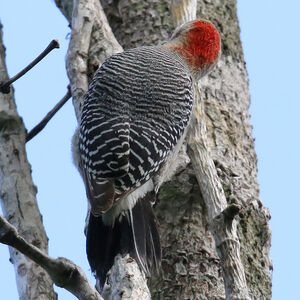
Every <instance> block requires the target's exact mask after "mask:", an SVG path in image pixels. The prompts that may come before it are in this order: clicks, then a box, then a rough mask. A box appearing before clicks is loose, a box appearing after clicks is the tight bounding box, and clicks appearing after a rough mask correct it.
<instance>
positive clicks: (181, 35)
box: [166, 20, 221, 79]
mask: <svg viewBox="0 0 300 300" xmlns="http://www.w3.org/2000/svg"><path fill="white" fill-rule="evenodd" d="M166 46H167V47H169V48H170V49H172V50H174V51H175V52H176V53H177V54H178V55H180V56H181V57H182V58H183V59H184V60H185V61H186V63H187V64H188V66H189V67H190V69H191V71H192V75H193V76H194V77H195V78H196V79H199V78H201V77H202V76H204V75H205V74H206V73H207V72H208V71H210V70H211V68H212V67H213V66H214V65H215V64H216V62H217V61H218V58H219V56H220V50H221V38H220V34H219V32H218V30H217V29H216V27H215V26H214V25H213V24H212V23H210V22H209V21H205V20H195V21H191V22H188V23H185V24H183V25H181V26H179V27H178V28H176V30H175V31H174V33H173V35H172V36H171V39H170V41H169V42H168V43H167V44H166Z"/></svg>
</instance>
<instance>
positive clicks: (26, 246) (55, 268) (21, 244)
mask: <svg viewBox="0 0 300 300" xmlns="http://www.w3.org/2000/svg"><path fill="white" fill-rule="evenodd" d="M0 243H3V244H6V245H8V246H11V247H14V248H15V249H17V250H18V251H20V252H21V253H23V254H24V255H26V256H27V257H28V258H30V259H32V260H33V261H34V262H35V263H37V264H38V265H40V266H41V267H43V268H44V269H45V270H46V271H47V272H48V273H49V275H50V277H51V279H52V280H53V282H54V283H55V284H56V285H57V286H59V287H62V288H65V289H66V290H68V291H69V292H71V293H72V294H73V295H75V296H76V297H77V298H78V299H81V300H103V298H102V297H101V296H100V294H99V293H98V292H97V291H96V289H95V288H94V287H93V286H92V285H91V284H90V282H89V281H88V280H87V278H86V276H85V274H84V272H83V271H82V270H81V269H80V268H79V267H78V266H76V265H75V264H74V263H73V262H71V261H70V260H68V259H66V258H63V257H59V258H56V259H55V258H52V257H50V256H48V255H47V254H45V253H44V252H43V251H41V250H40V249H39V248H37V247H35V246H34V245H32V244H30V243H28V242H27V241H26V240H25V239H24V238H23V237H21V236H20V235H19V233H18V231H17V230H16V228H15V227H14V226H12V225H11V224H10V223H9V222H8V221H7V220H6V219H5V218H4V217H3V216H1V215H0Z"/></svg>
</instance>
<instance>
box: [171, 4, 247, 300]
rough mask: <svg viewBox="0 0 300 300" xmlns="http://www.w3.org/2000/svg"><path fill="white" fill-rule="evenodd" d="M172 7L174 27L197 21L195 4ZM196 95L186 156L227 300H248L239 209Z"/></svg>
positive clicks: (197, 94)
mask: <svg viewBox="0 0 300 300" xmlns="http://www.w3.org/2000/svg"><path fill="white" fill-rule="evenodd" d="M171 7H172V16H173V19H174V23H175V24H181V23H183V22H186V21H191V20H192V19H194V18H195V17H196V7H197V1H194V0H173V1H172V6H171ZM190 10H191V11H190ZM194 14H195V15H194ZM188 18H191V19H188ZM195 91H196V93H195V99H194V101H195V103H194V115H193V117H192V121H191V125H190V128H189V131H188V134H187V143H188V148H187V150H188V151H187V153H188V155H189V157H190V159H191V162H192V165H193V168H194V170H195V174H196V178H197V181H198V183H199V187H200V190H201V193H202V196H203V199H204V202H205V205H206V208H207V214H208V221H209V223H210V225H211V231H212V234H213V237H214V240H215V243H216V248H217V252H218V255H219V257H220V259H221V267H222V269H223V278H224V283H225V292H226V299H241V300H242V299H245V300H249V299H250V297H249V293H248V287H247V283H246V277H245V271H244V267H243V264H242V261H241V257H240V243H239V239H238V236H237V221H236V220H235V216H236V214H237V213H238V211H239V207H238V206H236V205H231V206H227V201H226V197H225V194H224V190H223V188H222V185H221V182H220V179H219V177H218V175H217V170H216V167H215V165H214V162H213V160H212V158H211V156H210V153H209V151H208V148H207V142H206V134H207V133H206V123H205V119H206V118H205V112H204V104H203V102H201V101H200V95H199V88H198V86H197V87H195ZM200 120H201V122H200Z"/></svg>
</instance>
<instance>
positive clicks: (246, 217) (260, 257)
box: [102, 0, 272, 299]
mask: <svg viewBox="0 0 300 300" xmlns="http://www.w3.org/2000/svg"><path fill="white" fill-rule="evenodd" d="M185 2H188V1H185ZM169 3H170V1H131V0H127V1H107V0H105V1H102V4H103V6H104V10H105V12H106V14H107V16H108V19H109V21H110V25H111V26H112V29H113V32H114V34H115V36H116V37H117V39H118V41H119V42H120V44H121V45H122V46H123V47H124V48H131V47H136V46H141V45H151V44H157V43H158V42H159V41H160V40H163V39H166V38H167V37H168V36H169V34H170V32H171V31H172V29H173V28H174V24H173V21H172V18H171V14H170V7H169V5H170V4H169ZM197 17H199V18H205V19H208V20H210V21H212V22H213V23H214V24H215V25H216V26H217V27H218V29H219V30H220V32H221V33H222V57H221V60H220V62H219V64H218V66H217V68H216V69H215V70H214V71H213V72H212V73H211V74H210V75H209V76H208V77H206V79H204V80H202V81H201V84H200V95H201V101H203V103H204V106H205V116H204V118H205V120H204V122H205V124H206V130H207V133H206V134H207V143H208V148H209V150H210V155H211V157H212V159H213V161H214V165H215V167H216V170H217V174H218V177H219V179H220V180H221V184H222V187H223V191H224V192H225V196H226V200H227V204H228V205H230V204H237V205H238V206H239V207H240V208H241V209H240V212H239V215H238V218H239V225H238V227H237V229H238V237H239V241H240V247H241V259H242V262H243V266H244V269H245V275H246V281H247V286H248V290H249V295H250V297H251V298H252V299H270V298H271V276H270V269H271V268H272V264H271V261H270V258H269V248H270V229H269V225H268V220H269V218H270V215H269V211H268V210H267V209H266V208H264V207H263V205H262V203H261V201H260V199H259V188H258V183H257V158H256V154H255V151H254V140H253V137H252V127H251V125H250V120H249V119H250V117H249V113H248V108H249V104H250V96H249V88H248V79H247V71H246V68H245V63H244V57H243V52H242V46H241V41H240V31H239V25H238V19H237V11H236V1H235V0H226V1H221V2H220V1H216V2H215V1H198V10H197ZM200 123H201V120H200ZM159 198H160V203H159V204H158V205H157V207H156V208H155V210H156V213H157V215H158V218H159V219H160V224H161V228H160V232H161V240H162V245H163V274H162V278H159V279H154V280H153V282H152V284H151V290H152V296H153V298H155V299H223V298H225V291H224V282H223V277H222V271H221V268H220V259H219V256H218V255H217V252H216V246H215V242H214V239H213V236H212V234H211V231H210V226H209V225H210V224H209V222H208V214H207V207H206V205H205V203H204V201H203V195H201V192H200V189H199V187H198V183H197V180H196V175H195V173H194V170H193V168H192V166H191V164H188V165H187V167H186V168H184V169H182V170H181V172H179V173H178V174H177V175H176V176H175V178H174V179H173V180H172V181H171V182H168V183H166V184H165V185H164V187H163V188H162V189H161V191H160V194H159Z"/></svg>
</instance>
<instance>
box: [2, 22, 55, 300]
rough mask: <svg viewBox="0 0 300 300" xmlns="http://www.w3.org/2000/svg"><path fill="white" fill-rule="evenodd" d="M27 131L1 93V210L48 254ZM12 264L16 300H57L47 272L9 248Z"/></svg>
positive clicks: (11, 97) (7, 97)
mask: <svg viewBox="0 0 300 300" xmlns="http://www.w3.org/2000/svg"><path fill="white" fill-rule="evenodd" d="M7 79H8V75H7V71H6V65H5V48H4V45H3V42H2V25H1V24H0V81H6V80H7ZM25 136H26V131H25V127H24V124H23V121H22V119H21V118H20V116H19V115H18V113H17V109H16V104H15V100H14V93H13V90H12V89H11V92H10V93H9V94H2V93H0V191H1V195H0V197H1V207H2V211H3V214H4V216H5V217H6V219H7V220H8V221H9V222H10V223H11V224H12V225H14V226H15V228H16V229H17V230H18V232H19V233H20V234H21V235H22V236H23V237H24V238H25V239H26V240H27V241H28V242H30V243H31V244H33V245H35V246H37V247H38V248H40V249H41V250H42V251H44V252H45V253H47V252H48V238H47V236H46V233H45V230H44V227H43V224H42V217H41V214H40V211H39V209H38V206H37V202H36V187H35V185H34V184H33V182H32V177H31V167H30V164H29V163H28V161H27V156H26V151H25ZM9 253H10V260H11V262H12V263H13V265H14V268H15V274H16V282H17V288H18V293H19V297H20V299H22V300H29V299H41V300H46V299H47V300H50V299H51V300H53V299H56V294H55V293H54V290H53V287H52V280H51V279H50V277H49V275H48V274H47V272H46V271H45V270H44V269H43V268H42V267H40V266H39V265H38V264H36V263H34V262H33V261H32V260H30V259H29V258H27V257H26V256H24V255H23V254H22V253H20V252H19V251H17V250H16V249H15V248H12V247H9Z"/></svg>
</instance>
